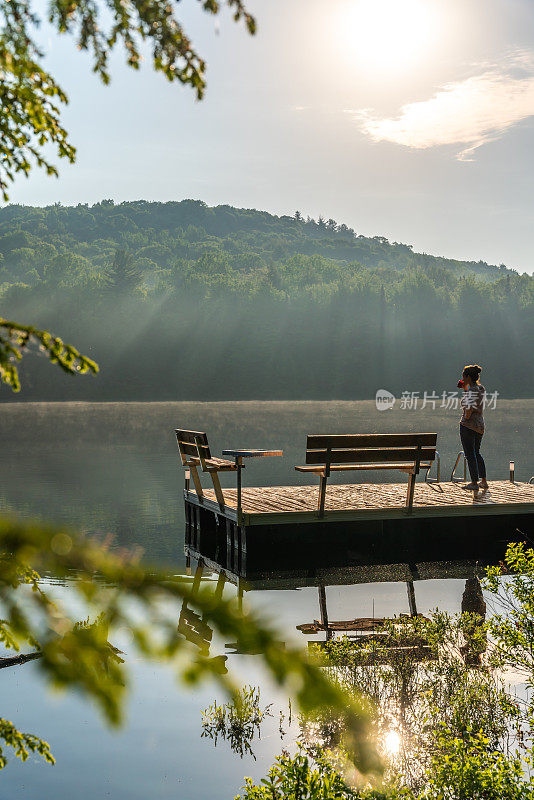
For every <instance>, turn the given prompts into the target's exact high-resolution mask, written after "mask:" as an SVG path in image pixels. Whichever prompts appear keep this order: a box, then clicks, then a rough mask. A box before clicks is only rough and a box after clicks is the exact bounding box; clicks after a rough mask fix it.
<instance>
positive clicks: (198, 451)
mask: <svg viewBox="0 0 534 800" xmlns="http://www.w3.org/2000/svg"><path fill="white" fill-rule="evenodd" d="M175 433H176V440H177V442H178V449H179V451H180V456H181V458H182V464H184V466H185V465H186V464H187V462H188V460H189V459H190V458H200V457H201V456H202V458H211V452H210V446H209V444H208V437H207V435H206V434H205V433H200V432H199V431H184V430H180V429H177V430H176V431H175ZM197 443H198V444H197Z"/></svg>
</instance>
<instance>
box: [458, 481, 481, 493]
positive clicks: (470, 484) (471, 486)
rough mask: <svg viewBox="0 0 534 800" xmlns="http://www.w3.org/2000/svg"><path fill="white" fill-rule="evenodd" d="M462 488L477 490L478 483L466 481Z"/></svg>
mask: <svg viewBox="0 0 534 800" xmlns="http://www.w3.org/2000/svg"><path fill="white" fill-rule="evenodd" d="M462 489H470V490H471V491H473V492H478V483H474V482H473V481H471V483H466V484H465V486H462Z"/></svg>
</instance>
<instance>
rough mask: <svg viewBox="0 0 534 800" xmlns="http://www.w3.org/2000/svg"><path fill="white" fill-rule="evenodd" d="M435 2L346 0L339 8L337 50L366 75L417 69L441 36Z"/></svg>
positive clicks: (418, 0)
mask: <svg viewBox="0 0 534 800" xmlns="http://www.w3.org/2000/svg"><path fill="white" fill-rule="evenodd" d="M441 17H442V15H441V13H440V4H439V3H438V0H346V2H343V3H341V4H340V6H339V18H338V25H339V28H340V39H341V42H342V44H341V46H342V48H343V50H344V51H345V54H346V56H347V58H348V59H350V60H351V61H353V62H355V63H356V64H357V65H358V66H359V67H360V68H361V69H363V70H365V71H366V72H367V73H372V74H375V75H378V76H380V75H386V74H392V73H395V72H404V71H406V70H408V69H411V68H414V67H417V66H421V65H422V64H423V62H424V59H425V57H426V56H427V55H430V54H431V53H432V50H433V48H434V46H435V44H436V42H437V40H438V38H439V36H440V33H441V32H442V23H443V20H442V18H441Z"/></svg>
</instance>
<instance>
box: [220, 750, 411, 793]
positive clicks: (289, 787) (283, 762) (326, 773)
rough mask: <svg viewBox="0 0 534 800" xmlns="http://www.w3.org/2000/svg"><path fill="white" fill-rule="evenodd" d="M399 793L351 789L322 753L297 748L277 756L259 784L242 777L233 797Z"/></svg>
mask: <svg viewBox="0 0 534 800" xmlns="http://www.w3.org/2000/svg"><path fill="white" fill-rule="evenodd" d="M401 794H402V793H401ZM399 796H401V795H400V794H399V793H397V792H394V793H391V792H389V791H388V790H385V791H380V790H376V789H369V788H365V789H361V790H359V789H355V788H351V787H350V786H347V784H346V783H345V781H344V780H343V778H342V777H341V775H340V773H339V772H338V771H337V770H336V768H335V767H334V766H333V764H332V763H331V761H330V760H329V758H328V757H327V756H326V755H324V754H322V753H321V752H320V751H318V752H316V754H315V755H314V756H313V757H312V756H311V755H310V754H309V753H308V752H306V750H305V749H302V748H301V749H299V751H298V753H297V754H296V755H295V756H291V755H289V753H282V755H280V756H278V758H277V759H276V761H275V763H274V764H273V766H272V767H271V768H270V769H269V772H268V773H267V776H266V777H265V778H263V779H262V780H261V781H260V783H259V784H254V781H253V780H252V779H251V778H245V787H244V793H243V794H240V795H237V797H236V798H235V800H387V798H393V797H399ZM403 796H404V795H403Z"/></svg>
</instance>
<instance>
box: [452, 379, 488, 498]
mask: <svg viewBox="0 0 534 800" xmlns="http://www.w3.org/2000/svg"><path fill="white" fill-rule="evenodd" d="M481 372H482V368H481V367H479V366H478V364H470V365H468V366H466V367H464V371H463V373H462V380H461V381H458V388H462V389H463V390H464V396H463V397H462V400H461V403H462V409H463V414H462V419H461V420H460V439H461V441H462V449H463V451H464V455H465V457H466V459H467V464H468V466H469V474H470V476H471V483H468V484H466V485H465V486H464V487H463V488H464V489H473V490H475V491H476V490H477V489H483V490H484V491H486V489H487V488H488V483H487V481H486V465H485V464H484V459H483V458H482V456H481V455H480V444H481V442H482V436H483V435H484V413H483V412H484V403H485V397H486V390H485V389H484V387H483V386H482V384H481V383H480V382H479V380H478V378H479V376H480V373H481ZM479 480H480V483H479Z"/></svg>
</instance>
